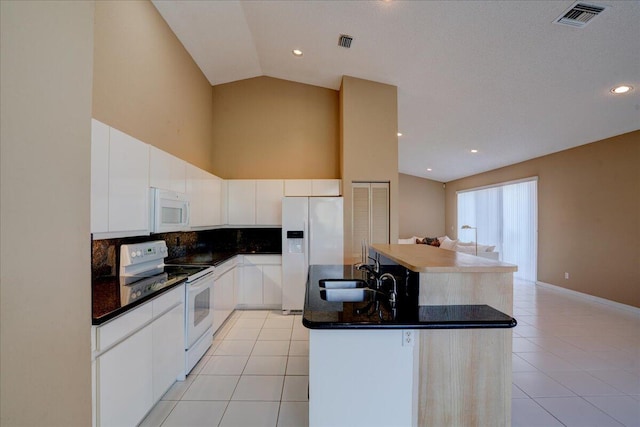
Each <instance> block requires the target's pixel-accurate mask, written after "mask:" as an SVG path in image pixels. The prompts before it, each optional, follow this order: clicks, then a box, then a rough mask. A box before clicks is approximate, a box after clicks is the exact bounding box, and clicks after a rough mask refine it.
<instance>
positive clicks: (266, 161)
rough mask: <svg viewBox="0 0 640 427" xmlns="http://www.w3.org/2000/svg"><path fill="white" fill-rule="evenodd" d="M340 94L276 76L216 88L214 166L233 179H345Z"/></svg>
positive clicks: (214, 93)
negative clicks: (342, 161) (342, 167)
mask: <svg viewBox="0 0 640 427" xmlns="http://www.w3.org/2000/svg"><path fill="white" fill-rule="evenodd" d="M338 108H339V104H338V92H337V91H335V90H331V89H325V88H320V87H316V86H310V85H305V84H302V83H294V82H290V81H286V80H280V79H274V78H271V77H256V78H253V79H247V80H241V81H237V82H233V83H227V84H223V85H217V86H214V87H213V158H212V164H213V170H214V173H215V174H216V175H219V176H221V177H223V178H226V179H233V178H263V179H268V178H289V179H294V178H299V179H304V178H339V177H340V168H339V139H338V138H339V129H338V122H339V111H338Z"/></svg>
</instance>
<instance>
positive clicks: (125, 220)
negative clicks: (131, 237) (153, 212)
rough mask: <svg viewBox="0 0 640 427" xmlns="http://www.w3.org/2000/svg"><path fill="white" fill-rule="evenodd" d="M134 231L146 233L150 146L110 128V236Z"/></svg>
mask: <svg viewBox="0 0 640 427" xmlns="http://www.w3.org/2000/svg"><path fill="white" fill-rule="evenodd" d="M135 230H141V231H144V232H145V233H148V232H149V146H148V145H147V144H145V143H143V142H141V141H138V140H137V139H135V138H134V137H132V136H129V135H127V134H126V133H123V132H120V131H119V130H117V129H114V128H111V129H110V138H109V232H116V231H135ZM143 234H144V233H143Z"/></svg>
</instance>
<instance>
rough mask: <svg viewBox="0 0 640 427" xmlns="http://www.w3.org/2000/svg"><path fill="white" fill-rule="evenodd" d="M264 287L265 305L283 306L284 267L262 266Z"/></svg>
mask: <svg viewBox="0 0 640 427" xmlns="http://www.w3.org/2000/svg"><path fill="white" fill-rule="evenodd" d="M262 287H263V291H262V294H263V302H264V304H265V305H281V304H282V266H280V265H263V266H262Z"/></svg>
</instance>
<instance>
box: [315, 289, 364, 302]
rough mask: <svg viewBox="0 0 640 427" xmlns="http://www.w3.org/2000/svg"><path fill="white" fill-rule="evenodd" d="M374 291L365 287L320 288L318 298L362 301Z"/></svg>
mask: <svg viewBox="0 0 640 427" xmlns="http://www.w3.org/2000/svg"><path fill="white" fill-rule="evenodd" d="M373 294H374V291H373V290H371V289H369V288H366V287H353V288H342V289H331V288H326V289H321V290H320V298H322V299H323V300H325V301H330V302H362V301H367V300H368V299H370V298H371V297H372V296H373Z"/></svg>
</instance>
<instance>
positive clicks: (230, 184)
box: [227, 179, 256, 225]
mask: <svg viewBox="0 0 640 427" xmlns="http://www.w3.org/2000/svg"><path fill="white" fill-rule="evenodd" d="M227 192H228V194H227V209H228V215H229V217H228V224H229V225H255V223H256V181H254V180H249V179H232V180H229V181H227Z"/></svg>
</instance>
